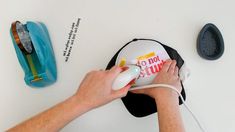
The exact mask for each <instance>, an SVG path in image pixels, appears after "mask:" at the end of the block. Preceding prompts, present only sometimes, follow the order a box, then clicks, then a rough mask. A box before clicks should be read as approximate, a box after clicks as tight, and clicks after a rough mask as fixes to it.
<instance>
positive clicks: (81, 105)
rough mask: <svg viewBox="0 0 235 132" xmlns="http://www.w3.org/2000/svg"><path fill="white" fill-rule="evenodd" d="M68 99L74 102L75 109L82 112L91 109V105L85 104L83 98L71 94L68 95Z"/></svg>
mask: <svg viewBox="0 0 235 132" xmlns="http://www.w3.org/2000/svg"><path fill="white" fill-rule="evenodd" d="M70 100H71V101H72V102H74V104H75V107H76V109H78V110H80V111H81V110H82V111H83V113H85V112H88V111H90V110H91V109H92V106H90V105H89V104H87V103H86V102H85V101H84V100H83V99H81V98H80V97H78V96H77V95H73V96H71V97H70Z"/></svg>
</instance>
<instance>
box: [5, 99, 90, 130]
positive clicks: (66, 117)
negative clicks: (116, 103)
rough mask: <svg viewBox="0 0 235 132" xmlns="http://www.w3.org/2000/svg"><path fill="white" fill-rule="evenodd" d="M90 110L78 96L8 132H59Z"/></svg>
mask: <svg viewBox="0 0 235 132" xmlns="http://www.w3.org/2000/svg"><path fill="white" fill-rule="evenodd" d="M89 109H90V108H89V106H86V104H83V103H82V101H80V100H78V99H77V98H76V96H72V97H70V98H68V99H67V100H65V101H63V102H61V103H59V104H58V105H56V106H54V107H52V108H51V109H48V110H47V111H45V112H42V113H40V114H38V115H36V116H34V117H32V118H30V119H29V120H26V121H25V122H23V123H21V124H19V125H17V126H15V127H14V128H11V129H10V130H8V131H9V132H11V131H14V132H15V131H27V132H28V131H33V132H42V131H43V132H44V131H58V130H60V129H61V128H63V127H64V126H65V125H66V124H67V123H69V122H70V121H72V120H73V119H75V118H76V117H78V116H80V115H82V114H83V113H85V112H87V111H89ZM32 126H33V127H32Z"/></svg>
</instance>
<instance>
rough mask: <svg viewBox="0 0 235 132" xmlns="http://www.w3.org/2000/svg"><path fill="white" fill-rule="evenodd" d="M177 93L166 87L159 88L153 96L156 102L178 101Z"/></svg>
mask: <svg viewBox="0 0 235 132" xmlns="http://www.w3.org/2000/svg"><path fill="white" fill-rule="evenodd" d="M178 97H179V96H178V94H177V93H176V92H175V91H173V90H171V89H167V88H159V89H158V91H157V92H156V93H155V94H154V96H153V98H154V99H155V101H156V102H177V103H178Z"/></svg>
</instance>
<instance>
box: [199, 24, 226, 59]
mask: <svg viewBox="0 0 235 132" xmlns="http://www.w3.org/2000/svg"><path fill="white" fill-rule="evenodd" d="M197 52H198V54H199V55H200V56H201V57H202V58H205V59H207V60H216V59H218V58H220V57H221V56H222V55H223V53H224V40H223V37H222V35H221V33H220V31H219V29H218V28H217V27H216V26H215V25H214V24H211V23H208V24H206V25H205V26H204V27H203V28H202V30H201V31H200V33H199V35H198V38H197Z"/></svg>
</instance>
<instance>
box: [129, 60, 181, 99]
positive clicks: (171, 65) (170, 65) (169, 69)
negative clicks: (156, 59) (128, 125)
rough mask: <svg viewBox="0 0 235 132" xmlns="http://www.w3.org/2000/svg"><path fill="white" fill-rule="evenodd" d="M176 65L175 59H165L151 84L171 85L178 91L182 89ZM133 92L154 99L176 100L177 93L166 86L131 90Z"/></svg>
mask: <svg viewBox="0 0 235 132" xmlns="http://www.w3.org/2000/svg"><path fill="white" fill-rule="evenodd" d="M178 71H179V69H178V67H177V66H176V61H175V60H167V61H166V62H165V63H164V65H163V67H162V69H161V71H160V72H159V73H158V75H157V76H156V78H155V79H154V81H153V84H168V85H172V86H174V87H175V88H177V90H178V91H179V92H180V91H181V90H182V87H181V84H180V78H179V76H178ZM133 93H139V94H146V95H149V96H150V97H152V98H154V99H155V100H156V101H157V100H160V99H164V100H165V99H173V100H176V98H178V95H177V93H176V92H175V91H173V90H171V89H168V88H164V87H162V88H149V89H140V90H133Z"/></svg>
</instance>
